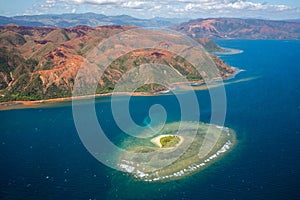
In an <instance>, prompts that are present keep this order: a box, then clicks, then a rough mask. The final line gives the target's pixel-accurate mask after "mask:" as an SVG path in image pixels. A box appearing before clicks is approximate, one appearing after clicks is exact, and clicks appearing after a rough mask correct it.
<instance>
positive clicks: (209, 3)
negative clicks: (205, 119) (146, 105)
mask: <svg viewBox="0 0 300 200" xmlns="http://www.w3.org/2000/svg"><path fill="white" fill-rule="evenodd" d="M86 12H94V13H98V14H105V15H122V14H126V15H131V16H133V17H137V18H152V17H167V18H207V17H238V18H263V19H300V1H299V0H264V1H261V0H0V15H2V16H16V15H38V14H61V13H86Z"/></svg>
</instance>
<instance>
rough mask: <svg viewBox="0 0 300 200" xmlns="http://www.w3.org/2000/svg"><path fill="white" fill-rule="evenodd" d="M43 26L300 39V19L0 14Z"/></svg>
mask: <svg viewBox="0 0 300 200" xmlns="http://www.w3.org/2000/svg"><path fill="white" fill-rule="evenodd" d="M8 24H16V25H19V26H33V27H35V26H43V27H59V28H70V27H75V26H78V25H85V26H91V27H97V26H104V25H121V26H137V27H144V28H145V27H160V28H161V27H168V28H171V29H173V30H176V31H180V32H182V33H184V34H187V35H189V36H191V37H194V38H213V39H280V40H284V39H299V38H300V20H297V19H294V20H282V21H273V20H264V19H238V18H208V19H201V18H200V19H193V20H189V19H181V18H177V19H172V18H160V17H155V18H152V19H138V18H134V17H131V16H128V15H119V16H106V15H102V14H95V13H83V14H60V15H50V14H49V15H24V16H15V17H4V16H0V26H6V25H8Z"/></svg>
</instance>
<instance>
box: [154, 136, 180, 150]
mask: <svg viewBox="0 0 300 200" xmlns="http://www.w3.org/2000/svg"><path fill="white" fill-rule="evenodd" d="M151 142H152V143H154V144H156V145H157V146H159V147H160V148H175V147H176V146H179V145H180V144H181V143H182V142H183V137H181V136H177V135H159V136H157V137H155V138H153V139H152V140H151Z"/></svg>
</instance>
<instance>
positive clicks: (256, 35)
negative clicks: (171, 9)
mask: <svg viewBox="0 0 300 200" xmlns="http://www.w3.org/2000/svg"><path fill="white" fill-rule="evenodd" d="M173 29H175V30H177V31H180V32H183V33H185V34H187V35H189V36H191V37H194V38H203V37H205V38H206V37H207V38H213V39H220V38H226V39H279V40H284V39H299V38H300V22H287V21H271V20H262V19H236V18H210V19H196V20H191V21H189V22H185V23H182V24H180V25H177V26H174V27H173Z"/></svg>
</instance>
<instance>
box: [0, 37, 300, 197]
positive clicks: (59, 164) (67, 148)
mask: <svg viewBox="0 0 300 200" xmlns="http://www.w3.org/2000/svg"><path fill="white" fill-rule="evenodd" d="M216 42H217V43H218V44H219V45H221V46H223V47H227V48H233V49H240V50H243V53H241V54H235V55H220V57H221V58H222V59H224V60H225V61H226V62H227V63H228V64H230V65H232V66H235V67H238V68H239V69H243V70H244V71H242V72H241V73H239V74H238V75H237V76H236V77H235V78H233V79H230V80H226V81H225V89H226V96H227V113H226V120H225V124H224V125H225V126H227V127H230V128H232V129H233V130H235V132H236V134H237V139H238V142H237V146H236V147H235V148H234V150H233V151H231V152H230V153H229V154H228V155H226V156H225V157H224V158H222V159H220V160H219V161H217V162H215V163H214V164H213V165H211V166H210V167H208V168H206V169H205V170H203V171H200V172H198V173H196V174H194V175H192V176H188V177H186V178H183V179H181V180H177V181H171V182H167V183H147V182H141V181H137V180H135V179H133V178H132V177H131V176H129V175H128V174H125V173H123V172H119V171H116V170H114V169H111V168H109V167H107V166H105V165H103V164H101V163H100V162H99V161H97V160H96V159H95V158H94V157H93V156H92V155H91V154H90V153H89V152H88V151H87V150H86V149H85V147H84V145H83V144H82V143H81V140H80V138H79V136H78V134H77V130H76V127H75V125H74V120H73V115H72V103H71V102H62V103H57V104H54V105H52V106H50V107H42V108H31V109H19V110H8V111H1V112H0V119H1V126H0V163H1V165H0V199H3V200H5V199H43V200H47V199H172V200H174V199H195V200H196V199H197V200H199V199H251V200H253V199H300V193H299V191H298V190H299V187H300V184H299V180H300V172H299V171H300V158H299V155H300V145H299V144H300V81H299V77H300V58H299V56H300V41H299V40H297V41H272V40H269V41H265V40H253V41H252V40H219V41H216ZM181 95H185V94H181ZM196 95H197V98H198V101H199V106H200V110H201V115H200V119H199V120H201V121H203V122H209V120H210V117H211V106H210V98H209V93H208V91H196ZM85 101H86V100H85ZM120 101H122V97H120ZM154 104H160V105H162V106H164V108H165V109H166V113H167V121H168V122H173V121H179V120H180V108H179V105H178V101H177V99H176V97H175V96H172V95H162V96H154V97H132V98H131V100H130V112H131V116H132V118H133V120H134V121H135V122H136V123H137V124H140V125H143V123H145V121H147V117H148V112H149V108H150V107H151V106H152V105H154ZM81 106H82V107H83V108H84V106H85V104H84V100H83V103H82V105H81ZM95 109H96V112H97V116H98V120H99V123H100V124H101V127H102V128H103V130H104V132H105V133H106V134H107V137H108V138H109V139H110V140H111V141H113V142H114V143H115V144H116V145H118V144H121V143H122V141H123V140H124V138H126V135H125V134H123V133H122V131H121V130H120V128H118V126H117V125H116V123H115V121H114V119H113V116H112V113H111V105H110V97H101V98H97V99H96V105H95Z"/></svg>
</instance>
